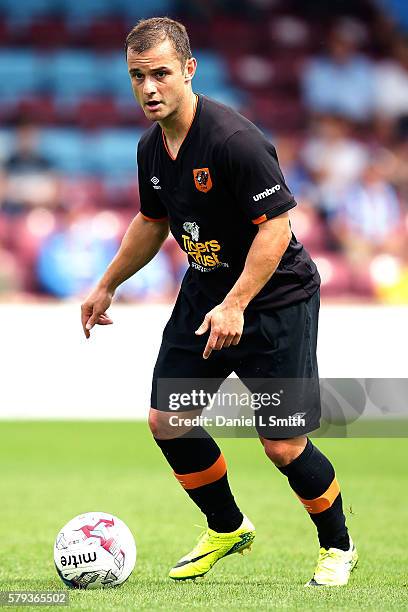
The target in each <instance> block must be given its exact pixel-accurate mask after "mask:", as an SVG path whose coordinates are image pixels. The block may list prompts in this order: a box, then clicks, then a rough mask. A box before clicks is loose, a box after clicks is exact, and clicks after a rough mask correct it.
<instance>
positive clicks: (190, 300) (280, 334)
mask: <svg viewBox="0 0 408 612" xmlns="http://www.w3.org/2000/svg"><path fill="white" fill-rule="evenodd" d="M214 306H216V304H215V303H213V304H211V303H210V302H209V301H208V299H207V298H204V299H203V296H202V294H201V293H200V294H197V295H195V296H194V295H191V294H187V293H186V292H184V291H183V289H181V291H180V293H179V295H178V297H177V301H176V303H175V306H174V309H173V312H172V315H171V317H170V319H169V321H168V323H167V325H166V327H165V329H164V332H163V339H162V344H161V347H160V351H159V355H158V358H157V361H156V365H155V368H154V372H153V383H152V394H151V406H152V407H153V408H156V409H158V410H163V411H169V402H168V401H167V400H168V396H167V400H166V394H165V393H164V394H163V393H161V392H158V386H159V387H160V386H161V382H162V381H168V380H175V381H177V380H183V384H184V387H185V381H186V380H193V379H194V381H202V382H203V385H204V386H205V387H206V390H207V391H208V390H210V391H212V392H214V391H216V390H217V389H218V387H219V386H220V385H221V383H222V382H223V381H224V380H225V379H226V378H227V377H228V376H229V375H230V374H231V373H232V372H235V373H236V375H237V376H238V377H239V378H240V379H241V381H243V382H244V384H245V385H246V387H247V388H249V390H250V391H251V392H252V393H254V392H256V391H266V390H268V381H269V382H270V384H271V385H274V383H276V381H277V380H278V381H279V382H278V386H280V387H282V389H279V390H283V387H284V391H285V393H286V404H285V402H283V403H282V406H283V404H285V407H283V408H282V410H283V412H285V411H286V412H289V413H290V414H292V415H293V414H295V415H299V414H300V415H303V421H304V422H301V423H298V424H297V425H296V424H295V426H292V427H290V428H289V429H287V430H285V432H283V433H282V431H280V432H279V431H278V432H277V434H276V435H275V433H276V432H275V429H273V430H269V429H268V430H266V429H265V430H264V433H262V432H261V431H260V429H259V427H258V421H257V422H256V423H254V424H255V426H256V428H257V430H258V433H260V435H262V436H263V437H265V438H275V437H278V438H279V437H281V438H284V437H294V436H297V435H302V434H305V433H309V432H311V431H314V430H315V429H317V428H318V427H319V424H320V413H321V410H320V393H319V375H318V367H317V358H316V344H317V330H318V317H319V306H320V292H319V290H318V291H316V292H315V293H314V294H313V295H312V296H311V297H310V298H308V299H306V300H304V301H301V302H298V303H296V304H292V305H290V306H286V307H282V308H278V309H275V310H269V311H267V312H265V311H263V312H262V311H255V310H246V311H245V313H244V320H245V323H244V330H243V334H242V337H241V340H240V342H239V344H238V345H237V346H230V347H229V348H223V349H221V350H220V351H213V352H212V353H211V355H210V357H209V358H208V359H203V356H202V355H203V351H204V347H205V345H206V342H207V339H208V333H206V334H204V336H196V335H195V333H194V332H195V330H196V329H197V328H198V327H199V326H200V325H201V323H202V321H203V319H204V316H205V314H206V313H207V312H208V311H209V310H211V309H212V308H213V307H214ZM257 381H259V385H258V384H257ZM288 381H291V382H290V385H289V386H288ZM280 383H282V384H280ZM305 383H306V386H305ZM173 388H175V387H174V385H173ZM273 389H275V390H276V385H275V386H274V387H273ZM184 390H185V389H184ZM271 390H272V387H271ZM287 391H289V393H287ZM282 397H283V396H282ZM183 410H188V408H187V407H185V408H183ZM271 410H272V408H271V406H269V407H267V408H263V407H262V408H261V411H259V410H257V411H256V414H257V416H258V415H261V414H264V416H265V418H266V419H268V417H269V415H270V413H271ZM282 410H281V409H280V408H279V406H278V407H275V408H274V409H273V413H274V416H275V417H279V416H283V412H282ZM286 412H285V416H287V414H286ZM265 418H264V424H265ZM271 432H272V433H271ZM284 433H285V435H283V434H284ZM268 434H270V435H268Z"/></svg>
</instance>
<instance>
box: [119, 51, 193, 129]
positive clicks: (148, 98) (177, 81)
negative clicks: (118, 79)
mask: <svg viewBox="0 0 408 612" xmlns="http://www.w3.org/2000/svg"><path fill="white" fill-rule="evenodd" d="M127 63H128V70H129V74H130V79H131V83H132V89H133V93H134V95H135V98H136V99H137V101H138V102H139V104H140V106H141V107H142V109H143V111H144V113H145V115H146V117H147V118H148V119H150V120H151V121H165V120H166V119H168V118H170V117H171V116H173V115H175V114H177V111H178V110H180V109H182V107H183V102H184V101H185V100H186V99H187V98H188V94H189V91H190V83H191V79H192V77H193V75H194V72H195V67H196V61H195V59H193V58H192V59H190V60H187V63H186V65H185V66H182V65H181V63H180V59H179V57H178V56H177V54H176V51H175V50H174V47H173V45H172V44H171V42H170V41H169V40H168V39H166V40H164V41H163V42H162V43H160V44H159V45H157V46H156V47H152V48H151V49H148V50H147V51H144V52H143V53H136V52H135V51H132V50H129V51H128V55H127Z"/></svg>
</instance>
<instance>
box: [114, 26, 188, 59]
mask: <svg viewBox="0 0 408 612" xmlns="http://www.w3.org/2000/svg"><path fill="white" fill-rule="evenodd" d="M166 38H168V39H169V40H170V42H171V44H172V45H173V47H174V50H175V51H176V53H177V56H178V58H179V59H180V63H181V65H182V66H183V67H184V65H185V63H186V61H187V60H188V59H190V57H191V55H192V54H191V48H190V40H189V38H188V34H187V30H186V28H185V27H184V26H183V24H182V23H180V22H179V21H174V19H170V18H169V17H152V18H151V19H141V20H140V21H139V22H138V23H137V24H136V25H135V26H134V28H132V30H131V31H130V32H129V34H128V35H127V37H126V43H125V54H126V57H127V52H128V49H131V50H132V51H136V53H143V51H147V50H148V49H151V48H152V47H155V46H156V45H158V44H159V43H161V42H163V41H164V40H165V39H166Z"/></svg>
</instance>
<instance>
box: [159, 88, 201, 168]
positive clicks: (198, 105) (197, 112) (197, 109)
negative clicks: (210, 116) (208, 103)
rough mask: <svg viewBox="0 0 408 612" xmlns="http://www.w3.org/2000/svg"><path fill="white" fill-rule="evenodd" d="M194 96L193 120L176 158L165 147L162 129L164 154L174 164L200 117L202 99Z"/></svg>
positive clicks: (163, 136)
mask: <svg viewBox="0 0 408 612" xmlns="http://www.w3.org/2000/svg"><path fill="white" fill-rule="evenodd" d="M195 96H196V104H195V108H194V114H193V118H192V119H191V123H190V125H189V127H188V130H187V133H186V135H185V136H184V139H183V141H182V143H181V145H180V148H179V150H178V153H177V156H176V157H173V156H172V154H171V153H170V151H169V148H168V146H167V142H166V136H165V134H164V130H163V129H162V131H161V132H162V141H163V146H164V148H165V150H166V153H167V155H168V157H169V158H170V159H171V161H173V162H176V161H178V160H179V159H180V157H181V154H182V152H183V150H184V149H185V147H186V146H187V144H188V142H189V140H190V138H191V134H192V133H193V132H194V129H195V127H196V125H197V122H198V117H199V115H200V110H201V105H202V98H201V96H199V95H198V94H195Z"/></svg>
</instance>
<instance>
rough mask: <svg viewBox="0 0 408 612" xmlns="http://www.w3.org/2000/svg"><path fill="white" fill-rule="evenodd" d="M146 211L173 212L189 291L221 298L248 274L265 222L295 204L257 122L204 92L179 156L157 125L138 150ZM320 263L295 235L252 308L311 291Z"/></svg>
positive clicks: (150, 214)
mask: <svg viewBox="0 0 408 612" xmlns="http://www.w3.org/2000/svg"><path fill="white" fill-rule="evenodd" d="M137 159H138V172H139V191H140V202H141V209H140V211H141V214H142V215H143V216H144V217H145V218H146V219H149V220H151V221H157V220H160V219H163V218H168V220H169V225H170V230H171V232H172V234H173V236H174V237H175V239H176V240H177V242H178V244H179V245H180V247H181V248H182V249H183V250H184V251H185V252H186V253H187V254H188V259H189V263H190V267H189V269H188V271H187V272H186V277H185V279H184V282H183V290H184V291H189V287H190V288H191V290H194V294H197V291H198V292H199V293H201V294H203V295H204V296H206V297H207V298H208V299H209V300H210V301H212V302H214V303H219V302H221V301H222V300H223V299H224V298H225V296H226V294H227V293H228V292H229V291H230V289H231V288H232V286H233V285H234V283H235V282H236V280H237V279H238V277H239V275H240V274H241V272H242V270H243V268H244V264H245V259H246V256H247V254H248V250H249V248H250V246H251V244H252V242H253V239H254V237H255V235H256V233H257V231H258V230H257V224H259V223H262V222H263V221H266V220H267V219H271V218H273V217H276V216H278V215H280V214H282V213H284V212H286V211H288V210H290V209H291V208H293V207H294V206H296V201H295V199H294V197H293V195H292V194H291V192H290V191H289V189H288V187H287V185H286V183H285V180H284V178H283V175H282V172H281V170H280V168H279V163H278V159H277V155H276V151H275V148H274V146H273V145H272V144H271V143H270V142H269V141H268V140H267V139H266V138H265V136H264V135H263V134H262V132H261V131H260V130H259V129H258V128H257V127H256V126H255V125H254V124H253V123H251V122H250V121H248V120H247V119H245V117H243V116H242V115H240V114H238V113H237V112H235V111H234V110H232V109H231V108H228V107H227V106H224V105H222V104H219V103H218V102H215V101H214V100H211V99H210V98H207V97H206V96H202V95H200V96H199V98H198V103H197V108H196V112H195V116H194V119H193V121H192V124H191V126H190V129H189V131H188V133H187V135H186V137H185V139H184V141H183V143H182V145H181V147H180V150H179V152H178V155H177V157H176V158H175V159H173V158H172V156H171V155H170V153H169V151H168V149H167V146H166V142H165V138H164V135H163V133H162V130H161V128H160V125H159V124H158V123H155V124H154V125H153V126H152V127H151V128H149V129H148V131H147V132H146V133H145V134H144V135H143V136H142V138H141V140H140V142H139V146H138V152H137ZM319 284H320V277H319V274H318V272H317V269H316V266H315V264H314V263H313V261H312V260H311V258H310V256H309V254H308V253H307V251H306V250H305V249H304V247H303V246H302V244H300V242H298V241H297V239H296V237H295V236H294V234H292V238H291V241H290V244H289V246H288V248H287V250H286V251H285V253H284V255H283V257H282V259H281V261H280V264H279V266H278V268H277V270H276V271H275V273H274V274H273V275H272V277H271V279H270V280H269V281H268V282H267V283H266V285H265V286H264V287H263V288H262V290H261V291H260V292H259V293H258V295H257V296H255V298H254V299H253V300H252V301H251V302H250V304H249V305H248V308H257V309H259V308H262V309H265V308H276V307H280V306H285V305H288V304H291V303H294V302H297V301H300V300H303V299H305V298H307V297H309V296H311V295H312V294H313V293H314V292H315V291H316V290H317V288H318V287H319Z"/></svg>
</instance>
